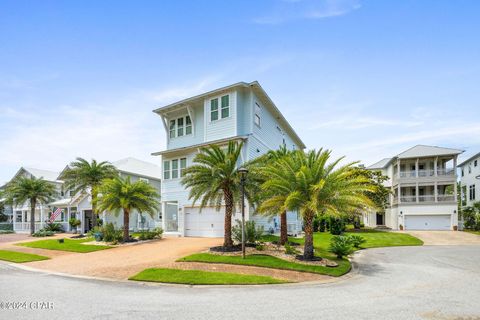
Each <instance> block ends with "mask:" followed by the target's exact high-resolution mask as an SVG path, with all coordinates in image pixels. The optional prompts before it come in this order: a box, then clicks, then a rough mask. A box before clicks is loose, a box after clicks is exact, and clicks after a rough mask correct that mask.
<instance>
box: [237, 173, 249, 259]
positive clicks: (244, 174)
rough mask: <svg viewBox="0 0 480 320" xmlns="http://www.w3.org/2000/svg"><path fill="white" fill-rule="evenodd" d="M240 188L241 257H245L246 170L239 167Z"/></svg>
mask: <svg viewBox="0 0 480 320" xmlns="http://www.w3.org/2000/svg"><path fill="white" fill-rule="evenodd" d="M238 172H239V173H240V188H241V190H242V258H243V259H245V180H246V179H247V174H248V170H247V169H246V168H243V167H242V168H239V169H238Z"/></svg>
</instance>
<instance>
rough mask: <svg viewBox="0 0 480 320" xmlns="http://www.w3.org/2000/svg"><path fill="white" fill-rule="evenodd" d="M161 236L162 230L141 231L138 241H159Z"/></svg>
mask: <svg viewBox="0 0 480 320" xmlns="http://www.w3.org/2000/svg"><path fill="white" fill-rule="evenodd" d="M162 235H163V229H162V228H153V229H152V230H143V231H142V232H141V233H140V235H139V236H138V239H140V240H151V239H157V238H158V239H161V238H162Z"/></svg>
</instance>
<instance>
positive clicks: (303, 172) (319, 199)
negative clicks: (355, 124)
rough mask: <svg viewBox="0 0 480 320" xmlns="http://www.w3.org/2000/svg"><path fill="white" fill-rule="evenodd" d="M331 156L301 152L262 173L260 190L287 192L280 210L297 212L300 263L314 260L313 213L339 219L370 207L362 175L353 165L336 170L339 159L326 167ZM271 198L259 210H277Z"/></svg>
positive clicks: (369, 186) (367, 184)
mask: <svg viewBox="0 0 480 320" xmlns="http://www.w3.org/2000/svg"><path fill="white" fill-rule="evenodd" d="M330 154H331V152H330V151H328V150H325V151H323V150H322V149H320V150H319V151H315V150H313V151H310V152H308V153H304V152H302V151H298V152H295V153H294V154H292V155H291V156H289V157H285V158H282V159H280V160H278V161H277V162H276V165H274V166H271V167H269V168H267V169H266V172H265V174H266V176H267V177H268V180H267V181H266V182H265V183H264V184H263V185H262V188H263V189H264V190H268V189H269V188H276V189H280V190H284V191H286V192H288V195H287V196H286V197H285V199H284V201H283V203H281V205H282V206H283V208H284V209H288V210H298V211H299V212H300V214H301V215H302V217H303V223H304V229H305V245H304V259H306V260H309V259H312V258H313V257H314V249H313V219H314V217H315V215H316V214H317V213H323V214H328V215H340V214H342V213H349V212H353V211H355V210H359V209H363V208H365V207H372V206H374V204H373V202H372V201H371V199H370V198H369V197H368V196H367V194H366V193H367V192H372V191H374V190H375V187H374V186H373V185H372V183H371V180H370V179H368V178H367V177H365V176H364V175H358V173H357V171H356V169H355V167H354V164H355V163H349V164H346V165H344V166H340V167H337V166H338V164H339V162H340V161H341V160H342V159H343V158H340V159H337V160H335V161H333V162H331V163H327V162H328V161H329V159H330ZM278 202H281V200H280V201H279V200H278V199H277V198H276V197H275V196H273V197H272V198H271V199H267V200H266V201H265V202H263V203H262V205H261V207H263V208H261V209H263V210H268V208H269V207H271V206H274V207H277V206H278Z"/></svg>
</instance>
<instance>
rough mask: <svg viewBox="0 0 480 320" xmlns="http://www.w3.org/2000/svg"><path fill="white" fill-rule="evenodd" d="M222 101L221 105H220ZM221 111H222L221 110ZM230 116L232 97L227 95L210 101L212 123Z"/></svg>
mask: <svg viewBox="0 0 480 320" xmlns="http://www.w3.org/2000/svg"><path fill="white" fill-rule="evenodd" d="M219 100H220V105H219ZM219 109H220V110H219ZM229 116H230V96H229V95H228V94H227V95H225V96H222V97H220V99H219V98H214V99H211V100H210V121H217V120H218V119H219V118H222V119H224V118H228V117H229Z"/></svg>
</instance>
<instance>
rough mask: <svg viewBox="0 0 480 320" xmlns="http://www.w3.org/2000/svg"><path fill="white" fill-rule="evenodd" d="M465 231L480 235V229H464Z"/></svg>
mask: <svg viewBox="0 0 480 320" xmlns="http://www.w3.org/2000/svg"><path fill="white" fill-rule="evenodd" d="M463 231H465V232H468V233H473V234H476V235H477V236H480V231H475V230H463Z"/></svg>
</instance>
